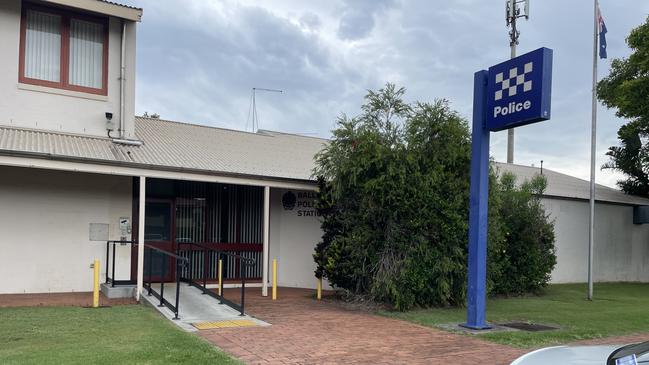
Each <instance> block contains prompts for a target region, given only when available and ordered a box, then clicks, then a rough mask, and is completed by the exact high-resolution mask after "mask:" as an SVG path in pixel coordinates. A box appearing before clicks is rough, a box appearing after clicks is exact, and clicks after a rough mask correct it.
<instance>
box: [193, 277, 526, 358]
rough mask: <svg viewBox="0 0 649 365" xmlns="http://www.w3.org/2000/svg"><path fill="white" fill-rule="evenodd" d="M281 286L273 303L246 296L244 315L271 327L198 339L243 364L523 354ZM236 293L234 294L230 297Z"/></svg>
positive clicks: (205, 333) (228, 331) (211, 333)
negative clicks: (203, 339) (266, 323)
mask: <svg viewBox="0 0 649 365" xmlns="http://www.w3.org/2000/svg"><path fill="white" fill-rule="evenodd" d="M312 293H313V291H305V290H297V289H285V288H280V290H279V299H278V300H277V301H275V302H273V301H271V300H270V299H269V298H262V297H261V296H260V289H254V291H252V290H251V291H250V292H249V293H248V292H247V294H248V295H246V311H247V312H249V313H250V314H252V315H254V316H256V317H257V318H260V319H262V320H264V321H267V322H269V323H271V324H272V326H269V327H254V328H236V329H215V330H204V331H199V335H201V336H202V337H204V338H205V339H207V340H208V341H210V342H212V343H213V344H215V345H216V346H218V347H220V348H221V349H223V350H225V351H226V352H228V353H230V354H232V355H233V356H235V357H237V358H239V359H241V360H243V361H244V362H246V363H247V364H442V363H444V361H447V360H448V361H450V362H449V363H452V364H457V365H475V364H490V365H498V364H509V362H511V361H512V360H513V359H515V358H516V357H518V356H520V355H521V354H523V353H525V352H526V351H525V350H520V349H513V348H510V347H507V346H503V345H498V344H493V343H488V342H484V341H481V340H478V339H475V338H471V337H468V336H462V335H456V334H451V333H448V332H444V331H439V330H435V329H432V328H428V327H423V326H419V325H415V324H411V323H408V322H405V321H399V320H395V319H390V318H385V317H381V316H375V315H371V314H367V313H365V312H360V311H350V310H346V309H344V308H341V307H340V306H339V305H337V304H335V303H331V302H327V301H323V302H317V301H315V300H313V299H311V298H310V295H312ZM233 295H234V293H233Z"/></svg>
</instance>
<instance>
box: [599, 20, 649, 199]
mask: <svg viewBox="0 0 649 365" xmlns="http://www.w3.org/2000/svg"><path fill="white" fill-rule="evenodd" d="M626 42H627V44H628V45H629V47H630V48H631V50H632V53H631V55H630V56H629V57H628V58H621V59H614V60H613V61H612V62H611V70H610V73H609V75H608V76H607V77H606V78H604V79H603V80H601V81H600V82H599V83H598V85H597V97H598V99H599V100H600V101H602V102H603V103H604V105H605V106H606V107H608V108H615V109H616V115H617V116H618V117H620V118H625V119H628V120H629V122H628V123H626V124H625V125H623V126H622V127H620V129H619V130H618V139H619V140H620V145H619V146H612V147H610V148H609V151H608V152H607V155H608V156H610V160H609V162H608V163H606V164H605V165H604V166H603V167H604V168H609V169H614V170H618V171H621V172H622V173H624V175H625V176H626V180H620V181H618V186H619V187H620V188H621V189H622V191H624V192H625V193H628V194H634V195H640V196H644V197H649V18H647V21H646V22H645V23H644V24H642V25H641V26H639V27H637V28H635V29H633V30H632V31H631V33H630V34H629V36H628V37H627V39H626Z"/></svg>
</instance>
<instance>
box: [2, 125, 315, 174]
mask: <svg viewBox="0 0 649 365" xmlns="http://www.w3.org/2000/svg"><path fill="white" fill-rule="evenodd" d="M135 133H136V135H137V136H138V138H140V139H141V140H142V141H143V142H144V144H143V145H142V146H139V147H138V146H128V145H121V144H116V143H113V142H112V141H111V140H110V139H108V138H100V137H89V136H80V135H70V134H63V133H56V132H48V131H41V130H30V129H20V128H11V127H0V152H4V153H14V154H15V153H23V154H30V155H34V154H38V155H45V156H47V157H50V158H61V159H89V160H97V161H98V162H103V163H106V162H108V163H110V162H114V163H129V164H136V165H148V166H150V167H151V166H152V167H159V168H176V169H186V170H201V171H206V172H216V173H224V174H236V175H248V176H260V177H270V178H282V179H297V180H310V179H311V170H312V168H313V166H314V162H313V156H314V155H315V154H316V152H318V151H319V150H320V149H321V148H322V146H323V145H324V143H326V140H324V139H320V138H312V137H304V136H299V135H292V134H285V133H279V132H271V131H260V133H248V132H241V131H235V130H229V129H222V128H214V127H206V126H200V125H193V124H186V123H179V122H172V121H166V120H160V119H150V118H140V117H137V118H136V119H135Z"/></svg>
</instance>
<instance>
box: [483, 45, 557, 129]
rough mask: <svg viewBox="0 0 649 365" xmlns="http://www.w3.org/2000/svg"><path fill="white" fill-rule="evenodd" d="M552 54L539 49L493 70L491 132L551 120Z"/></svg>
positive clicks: (489, 96) (489, 111)
mask: <svg viewBox="0 0 649 365" xmlns="http://www.w3.org/2000/svg"><path fill="white" fill-rule="evenodd" d="M551 90H552V50H551V49H548V48H539V49H537V50H535V51H532V52H529V53H526V54H524V55H522V56H519V57H516V58H512V59H511V60H509V61H506V62H503V63H500V64H497V65H495V66H492V67H490V68H489V76H488V80H487V115H486V117H487V129H489V130H490V131H500V130H503V129H509V128H513V127H519V126H522V125H526V124H530V123H534V122H539V121H542V120H548V119H550V97H551Z"/></svg>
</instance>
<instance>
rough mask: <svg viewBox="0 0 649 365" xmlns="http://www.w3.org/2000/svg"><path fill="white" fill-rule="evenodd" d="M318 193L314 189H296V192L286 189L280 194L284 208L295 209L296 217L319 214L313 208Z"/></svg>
mask: <svg viewBox="0 0 649 365" xmlns="http://www.w3.org/2000/svg"><path fill="white" fill-rule="evenodd" d="M317 198H318V195H317V194H316V193H315V192H314V191H298V192H296V193H294V192H292V191H290V190H289V191H287V192H285V193H284V194H283V195H282V206H283V207H284V210H295V214H296V215H297V216H298V217H316V216H319V214H318V211H317V210H316V208H315V202H316V199H317Z"/></svg>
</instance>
